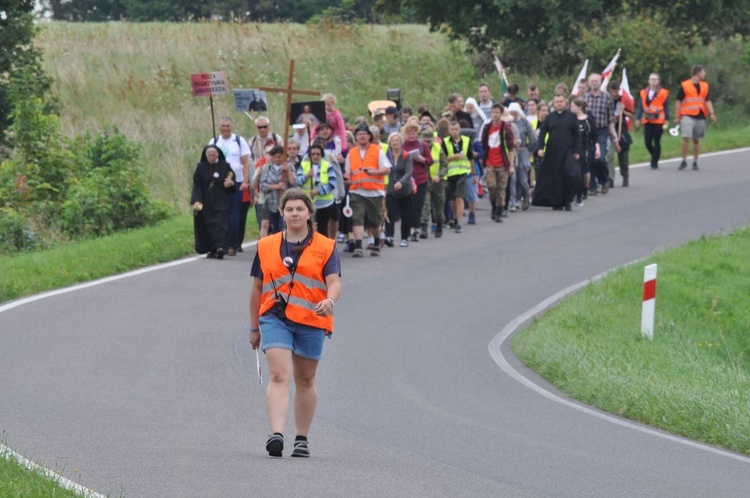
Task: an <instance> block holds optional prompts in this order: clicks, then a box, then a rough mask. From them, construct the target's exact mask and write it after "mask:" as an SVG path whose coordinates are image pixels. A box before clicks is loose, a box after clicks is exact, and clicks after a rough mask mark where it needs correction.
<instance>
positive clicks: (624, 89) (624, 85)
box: [620, 68, 633, 102]
mask: <svg viewBox="0 0 750 498" xmlns="http://www.w3.org/2000/svg"><path fill="white" fill-rule="evenodd" d="M620 97H622V99H623V102H625V101H627V100H633V94H632V93H630V84H629V83H628V75H627V74H626V72H625V68H622V82H621V83H620Z"/></svg>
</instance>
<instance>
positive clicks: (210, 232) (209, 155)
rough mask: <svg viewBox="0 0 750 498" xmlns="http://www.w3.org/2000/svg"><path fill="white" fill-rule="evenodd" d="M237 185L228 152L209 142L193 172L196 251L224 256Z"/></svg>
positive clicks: (191, 199)
mask: <svg viewBox="0 0 750 498" xmlns="http://www.w3.org/2000/svg"><path fill="white" fill-rule="evenodd" d="M235 189H236V187H235V182H234V173H232V168H231V166H229V163H228V162H227V161H226V158H225V157H224V153H223V152H222V151H221V150H220V149H218V148H217V147H214V146H212V145H209V146H207V147H205V148H204V149H203V153H202V154H201V160H200V162H199V163H198V166H197V167H196V168H195V173H194V174H193V193H192V195H191V197H190V203H191V204H192V205H193V213H194V214H195V216H194V222H193V226H194V230H195V252H197V253H198V254H206V253H208V257H209V258H217V259H222V258H223V257H224V253H225V252H226V250H227V244H228V243H229V201H230V198H231V195H232V194H233V193H234V191H235Z"/></svg>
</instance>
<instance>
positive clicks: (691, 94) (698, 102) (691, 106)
mask: <svg viewBox="0 0 750 498" xmlns="http://www.w3.org/2000/svg"><path fill="white" fill-rule="evenodd" d="M698 85H700V92H698V91H696V89H695V83H693V80H685V81H683V82H682V91H683V92H684V93H685V98H684V99H683V100H682V104H681V105H680V117H682V116H697V115H699V114H700V113H701V112H703V116H708V109H707V108H706V99H707V98H708V83H706V82H705V81H701V82H699V83H698Z"/></svg>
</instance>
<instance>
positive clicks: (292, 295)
mask: <svg viewBox="0 0 750 498" xmlns="http://www.w3.org/2000/svg"><path fill="white" fill-rule="evenodd" d="M282 242H283V234H282V232H279V233H276V234H274V235H270V236H268V237H263V238H262V239H260V240H259V241H258V259H259V260H260V269H261V271H262V272H263V292H262V294H261V297H260V315H264V314H265V313H266V312H268V311H269V310H271V312H272V313H275V311H273V308H274V305H275V304H276V293H278V294H279V295H280V296H281V297H283V298H284V300H287V295H288V296H289V299H288V301H287V305H286V317H287V319H289V320H290V321H292V322H295V323H300V324H302V325H307V326H308V327H315V328H318V329H323V330H325V331H326V333H332V332H333V316H331V315H329V316H318V315H316V314H315V306H316V305H317V304H318V303H319V302H320V301H322V300H323V299H325V298H326V297H327V296H328V287H327V286H326V280H325V277H324V276H323V268H324V267H325V265H326V263H327V262H328V259H329V258H330V257H331V254H333V248H334V246H335V245H336V242H335V241H334V240H331V239H329V238H328V237H325V236H323V235H321V234H319V233H317V232H316V233H313V236H312V237H311V238H310V242H309V243H308V244H307V246H305V249H304V250H303V251H302V254H301V255H300V256H299V260H298V262H297V269H296V271H295V273H294V277H293V278H292V274H291V272H290V271H289V268H287V267H286V265H284V262H283V261H282V259H281V244H282ZM274 285H275V286H276V291H275V292H274Z"/></svg>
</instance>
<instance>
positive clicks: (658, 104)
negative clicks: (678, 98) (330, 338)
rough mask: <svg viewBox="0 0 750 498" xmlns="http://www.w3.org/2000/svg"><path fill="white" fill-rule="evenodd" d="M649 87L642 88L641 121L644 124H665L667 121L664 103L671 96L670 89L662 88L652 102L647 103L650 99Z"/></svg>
mask: <svg viewBox="0 0 750 498" xmlns="http://www.w3.org/2000/svg"><path fill="white" fill-rule="evenodd" d="M648 90H649V89H648V88H644V89H643V90H641V109H643V118H641V123H643V124H648V123H651V124H664V122H665V121H666V115H665V113H664V103H665V102H666V101H667V97H669V90H667V89H666V88H660V89H659V91H658V92H656V95H654V98H653V99H652V100H651V104H648V103H647V100H648ZM648 115H651V116H657V117H655V118H647V117H646V116H648Z"/></svg>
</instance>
